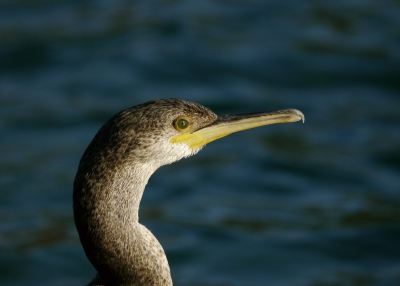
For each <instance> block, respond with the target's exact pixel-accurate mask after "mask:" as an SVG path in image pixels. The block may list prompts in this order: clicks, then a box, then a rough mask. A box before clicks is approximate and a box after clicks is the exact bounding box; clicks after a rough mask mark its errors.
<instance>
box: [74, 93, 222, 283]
mask: <svg viewBox="0 0 400 286" xmlns="http://www.w3.org/2000/svg"><path fill="white" fill-rule="evenodd" d="M182 115H184V116H187V117H189V118H190V119H192V122H193V125H194V128H195V129H197V128H200V127H202V126H205V125H208V124H209V123H211V122H213V121H214V120H216V118H217V116H216V115H215V114H214V113H213V112H212V111H211V110H209V109H208V108H205V107H203V106H201V105H199V104H196V103H191V102H187V101H183V100H178V99H169V100H157V101H151V102H147V103H144V104H141V105H137V106H134V107H131V108H128V109H125V110H123V111H121V112H119V113H118V114H116V115H115V116H114V117H112V118H111V119H110V120H109V121H108V122H107V123H106V124H104V126H103V127H102V128H101V129H100V130H99V132H98V133H97V134H96V136H95V137H94V139H93V141H92V142H91V143H90V145H89V146H88V148H87V149H86V151H85V153H84V155H83V156H82V159H81V161H80V164H79V168H78V172H77V174H76V178H75V182H74V196H73V199H74V217H75V223H76V226H77V229H78V232H79V236H80V239H81V242H82V245H83V247H84V249H85V252H86V255H87V257H88V258H89V260H90V262H91V263H92V264H93V266H94V267H95V268H96V270H97V271H98V275H97V277H96V279H95V283H94V284H93V285H146V286H150V285H172V280H171V276H170V270H169V266H168V262H167V258H166V256H165V254H164V250H163V248H162V247H161V245H160V244H159V242H158V241H157V240H156V238H155V237H154V236H153V235H152V234H151V232H150V231H149V230H147V229H146V228H145V227H144V226H143V225H141V224H139V221H138V210H139V204H140V200H141V198H142V194H143V191H144V188H145V186H146V184H147V181H148V179H149V178H150V176H151V175H152V174H153V172H154V171H155V170H156V169H157V168H159V167H160V166H162V165H165V164H170V163H172V162H174V161H177V160H179V159H182V158H184V157H187V156H190V155H192V154H195V153H197V152H198V151H199V150H200V149H197V150H190V149H189V148H188V147H187V146H186V145H185V144H170V143H169V139H170V138H172V137H173V136H174V135H176V134H178V133H179V132H178V131H177V130H176V129H174V127H173V122H174V120H175V119H176V118H177V117H179V116H182Z"/></svg>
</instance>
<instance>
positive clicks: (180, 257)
mask: <svg viewBox="0 0 400 286" xmlns="http://www.w3.org/2000/svg"><path fill="white" fill-rule="evenodd" d="M169 97H179V98H184V99H188V100H192V101H196V102H199V103H201V104H203V105H206V106H208V107H210V108H211V109H213V110H214V111H215V112H216V113H218V114H223V113H244V112H253V111H262V110H271V109H281V108H288V107H293V108H298V109H300V110H301V111H303V113H304V114H305V116H306V122H305V124H301V123H295V124H287V125H276V126H269V127H264V128H260V129H255V130H251V131H246V132H244V133H238V134H234V135H231V136H229V137H227V138H224V139H222V140H219V141H216V142H213V143H211V144H210V145H209V146H207V147H206V148H205V149H204V150H203V151H201V152H200V153H199V154H198V155H196V156H195V157H192V158H189V159H186V160H183V161H180V162H178V163H175V164H173V165H170V166H166V167H162V168H161V169H160V170H158V171H157V172H156V173H155V175H154V176H153V177H152V178H151V180H150V182H149V185H148V187H147V190H146V192H145V194H144V198H143V201H142V204H141V210H140V220H141V222H142V223H143V224H144V225H146V226H147V227H148V228H149V229H150V230H151V231H152V232H153V233H154V234H155V235H156V236H157V238H158V239H159V240H160V242H161V244H162V245H163V246H164V248H165V250H166V253H167V256H168V259H169V263H170V266H171V271H172V276H173V280H174V284H175V285H178V286H179V285H192V286H200V285H202V286H203V285H207V286H211V285H213V286H214V285H229V286H231V285H232V286H233V285H235V286H236V285H274V286H280V285H282V286H283V285H284V286H303V285H307V286H308V285H310V286H333V285H345V286H347V285H357V286H365V285H374V286H375V285H380V286H391V285H400V244H399V242H400V3H399V2H398V1H394V0H392V1H391V0H381V1H367V0H365V1H363V0H359V1H333V0H331V1H277V0H270V1H267V0H265V1H256V0H254V1H249V0H247V1H242V0H237V1H216V0H214V1H206V0H205V1H165V0H164V1H132V2H130V1H115V0H113V1H107V0H105V1H68V0H64V1H51V0H49V1H35V2H31V1H23V0H21V1H2V2H1V3H0V138H1V144H0V192H1V195H0V249H1V252H0V284H1V285H49V286H50V285H60V286H61V285H84V284H85V283H87V282H88V281H89V280H90V279H91V278H92V277H93V275H94V274H95V270H94V269H93V268H92V266H91V265H90V263H89V262H88V260H87V259H86V257H85V255H84V252H83V250H82V248H81V245H80V242H79V239H78V236H77V233H76V230H75V226H74V223H73V218H72V182H73V180H74V176H75V172H76V169H77V166H78V162H79V159H80V157H81V155H82V154H83V152H84V150H85V148H86V146H87V145H88V144H89V142H90V141H91V139H92V138H93V136H94V134H95V133H96V132H97V130H98V129H99V128H100V126H101V125H102V124H103V123H104V122H105V121H106V120H107V119H108V118H109V117H111V116H112V115H113V114H115V113H116V112H118V111H119V110H121V109H124V108H127V107H129V106H132V105H136V104H139V103H142V102H145V101H148V100H151V99H156V98H169Z"/></svg>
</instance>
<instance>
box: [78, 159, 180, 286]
mask: <svg viewBox="0 0 400 286" xmlns="http://www.w3.org/2000/svg"><path fill="white" fill-rule="evenodd" d="M100 169H101V166H100ZM156 169H157V168H156V167H154V166H152V165H149V164H134V165H129V166H128V165H125V166H120V167H119V168H118V169H117V170H115V171H114V172H111V171H107V170H104V169H102V172H99V170H91V171H90V172H85V171H84V170H78V174H77V177H76V179H75V187H74V215H75V223H76V226H77V229H78V232H79V235H80V239H81V242H82V245H83V247H84V249H85V252H86V255H87V256H88V258H89V260H90V261H91V263H92V264H93V266H94V267H95V268H96V269H97V271H98V277H100V279H101V280H100V281H99V282H101V283H104V284H124V285H125V284H126V285H153V284H157V283H158V282H160V281H161V282H162V283H164V284H161V285H172V281H171V277H170V272H169V266H168V262H167V259H166V256H165V254H164V250H163V249H162V247H161V245H160V244H159V242H158V241H157V239H156V238H155V237H154V236H153V235H152V234H151V232H150V231H148V230H147V229H146V228H145V227H144V226H142V225H140V224H139V215H138V211H139V205H140V201H141V198H142V195H143V191H144V188H145V186H146V184H147V182H148V179H149V178H150V176H151V175H152V174H153V173H154V171H155V170H156ZM154 264H156V265H154ZM155 269H163V270H162V271H157V272H156V271H155ZM157 281H158V282H157Z"/></svg>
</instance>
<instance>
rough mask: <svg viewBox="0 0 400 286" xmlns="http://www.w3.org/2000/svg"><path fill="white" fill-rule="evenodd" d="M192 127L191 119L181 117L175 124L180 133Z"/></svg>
mask: <svg viewBox="0 0 400 286" xmlns="http://www.w3.org/2000/svg"><path fill="white" fill-rule="evenodd" d="M189 125H190V122H189V119H188V118H186V117H179V118H178V119H176V120H175V122H174V127H175V129H176V130H178V131H183V130H185V129H187V128H188V127H189Z"/></svg>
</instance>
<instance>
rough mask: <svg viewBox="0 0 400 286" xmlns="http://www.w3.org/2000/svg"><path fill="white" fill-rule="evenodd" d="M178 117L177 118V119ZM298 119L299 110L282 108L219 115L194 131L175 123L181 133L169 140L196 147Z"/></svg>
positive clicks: (300, 115) (299, 116)
mask: <svg viewBox="0 0 400 286" xmlns="http://www.w3.org/2000/svg"><path fill="white" fill-rule="evenodd" d="M180 119H181V118H178V119H177V120H180ZM300 120H302V121H303V122H304V115H303V113H302V112H301V111H299V110H297V109H284V110H278V111H271V112H262V113H252V114H238V115H225V116H220V117H218V119H217V120H216V121H214V122H213V123H211V124H210V125H208V126H205V127H203V128H201V129H198V130H194V131H193V130H191V128H190V126H188V128H183V129H181V128H177V123H175V128H176V129H177V130H178V131H180V132H181V133H180V134H178V135H176V136H174V137H172V138H171V140H170V142H171V143H185V144H187V145H188V146H189V148H191V149H196V148H200V147H202V146H204V145H206V144H207V143H209V142H212V141H214V140H217V139H219V138H222V137H225V136H227V135H229V134H232V133H235V132H239V131H243V130H247V129H251V128H256V127H260V126H264V125H270V124H276V123H291V122H296V121H300ZM175 122H178V121H175ZM179 123H181V121H179ZM189 123H190V121H189ZM180 125H181V124H179V126H180Z"/></svg>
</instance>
